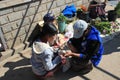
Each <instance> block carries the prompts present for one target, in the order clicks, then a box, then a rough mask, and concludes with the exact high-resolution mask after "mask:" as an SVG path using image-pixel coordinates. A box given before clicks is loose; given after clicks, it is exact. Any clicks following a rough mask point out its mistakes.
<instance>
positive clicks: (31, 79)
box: [0, 35, 120, 80]
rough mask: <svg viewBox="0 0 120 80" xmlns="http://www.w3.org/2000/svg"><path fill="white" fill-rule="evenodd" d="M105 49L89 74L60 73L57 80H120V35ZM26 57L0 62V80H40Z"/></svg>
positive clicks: (106, 44) (108, 43) (106, 45)
mask: <svg viewBox="0 0 120 80" xmlns="http://www.w3.org/2000/svg"><path fill="white" fill-rule="evenodd" d="M104 48H105V51H104V55H103V58H102V60H101V63H100V64H99V66H98V67H96V68H95V67H94V68H93V70H92V71H91V72H89V73H88V74H84V75H82V74H80V73H76V72H72V71H68V72H66V73H62V72H60V71H59V72H57V73H56V74H55V78H56V79H55V80H120V69H119V67H120V35H119V36H117V37H116V38H114V39H113V40H111V41H108V42H106V43H105V44H104ZM26 56H27V57H28V56H30V55H28V54H25V55H19V56H18V55H16V56H13V57H11V58H9V59H7V60H4V61H3V62H0V64H1V65H0V80H22V79H23V80H38V79H37V78H36V77H35V76H34V74H33V73H32V70H31V65H30V63H29V58H27V57H26Z"/></svg>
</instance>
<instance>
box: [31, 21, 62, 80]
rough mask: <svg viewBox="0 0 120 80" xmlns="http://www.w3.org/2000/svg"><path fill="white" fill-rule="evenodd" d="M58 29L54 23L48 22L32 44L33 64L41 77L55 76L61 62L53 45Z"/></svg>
mask: <svg viewBox="0 0 120 80" xmlns="http://www.w3.org/2000/svg"><path fill="white" fill-rule="evenodd" d="M57 33H58V32H57V29H56V27H55V25H54V24H53V23H46V24H44V26H43V28H42V32H41V33H40V35H39V36H38V38H37V39H35V41H34V42H33V45H32V57H31V60H30V61H31V65H32V70H33V73H34V74H35V75H37V76H38V77H40V78H46V77H50V76H53V73H54V72H55V71H56V68H57V66H58V65H60V63H61V57H60V56H59V55H56V56H55V55H54V50H53V48H52V47H51V45H53V44H54V41H55V39H56V35H57Z"/></svg>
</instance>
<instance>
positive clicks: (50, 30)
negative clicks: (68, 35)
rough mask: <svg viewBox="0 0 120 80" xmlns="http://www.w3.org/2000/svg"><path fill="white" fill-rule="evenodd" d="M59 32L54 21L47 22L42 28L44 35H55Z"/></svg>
mask: <svg viewBox="0 0 120 80" xmlns="http://www.w3.org/2000/svg"><path fill="white" fill-rule="evenodd" d="M57 33H58V30H57V28H56V26H55V25H54V24H53V23H45V24H44V25H43V28H42V35H41V36H43V35H44V36H45V35H51V36H53V35H55V34H57Z"/></svg>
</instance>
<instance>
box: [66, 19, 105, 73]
mask: <svg viewBox="0 0 120 80" xmlns="http://www.w3.org/2000/svg"><path fill="white" fill-rule="evenodd" d="M73 29H74V35H73V38H71V39H70V40H69V41H68V47H69V48H70V49H71V52H67V53H66V54H65V56H66V57H68V56H72V60H71V66H72V69H74V70H76V71H79V70H83V72H84V71H85V72H89V71H91V70H92V65H94V66H97V65H98V64H99V62H100V60H101V58H102V54H103V45H102V40H101V37H100V33H99V31H98V30H97V29H96V28H95V27H93V26H90V25H88V24H87V23H86V22H85V21H83V20H77V21H76V22H75V24H74V25H73Z"/></svg>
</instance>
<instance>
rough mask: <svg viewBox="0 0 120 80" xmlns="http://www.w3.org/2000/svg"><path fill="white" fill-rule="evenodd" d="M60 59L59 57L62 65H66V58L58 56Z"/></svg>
mask: <svg viewBox="0 0 120 80" xmlns="http://www.w3.org/2000/svg"><path fill="white" fill-rule="evenodd" d="M60 57H61V62H62V64H65V63H66V57H65V56H64V55H62V54H61V55H60Z"/></svg>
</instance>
